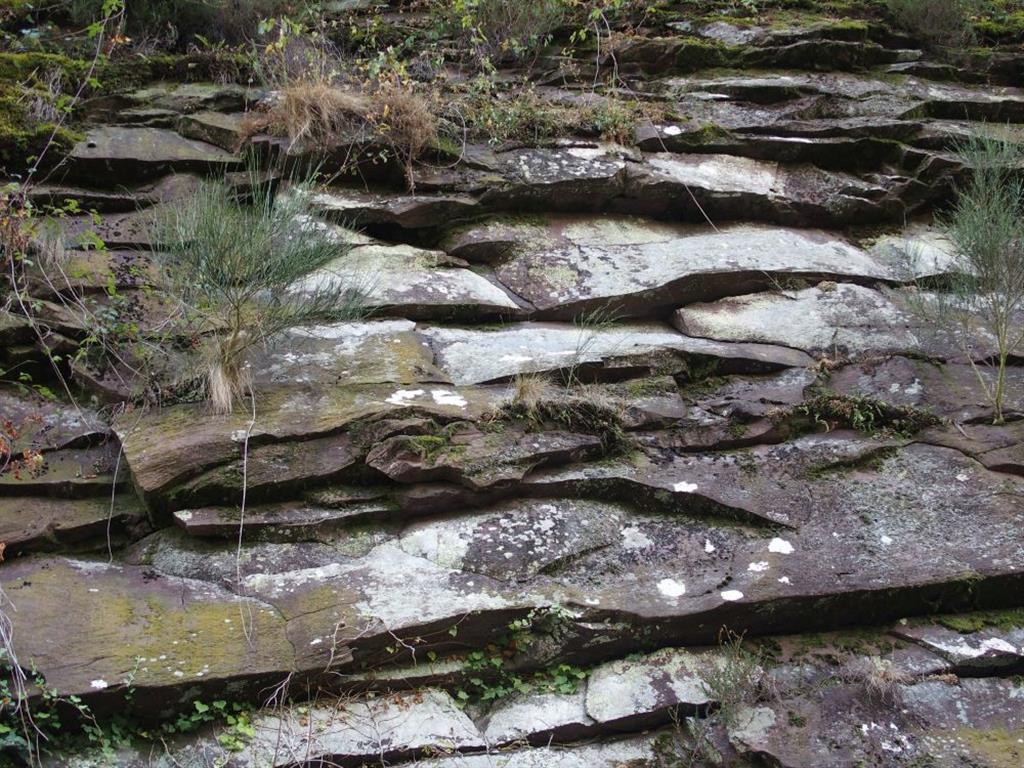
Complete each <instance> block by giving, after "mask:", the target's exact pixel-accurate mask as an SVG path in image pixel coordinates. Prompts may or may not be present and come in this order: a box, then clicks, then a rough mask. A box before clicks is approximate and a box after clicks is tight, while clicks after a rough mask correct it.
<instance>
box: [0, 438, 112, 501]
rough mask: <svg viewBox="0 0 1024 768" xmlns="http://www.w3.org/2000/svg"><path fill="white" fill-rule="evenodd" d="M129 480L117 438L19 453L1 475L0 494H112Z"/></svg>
mask: <svg viewBox="0 0 1024 768" xmlns="http://www.w3.org/2000/svg"><path fill="white" fill-rule="evenodd" d="M128 479H129V473H128V468H127V466H125V464H124V462H122V461H120V457H119V452H118V446H117V445H115V444H114V442H113V441H110V442H107V443H105V444H102V445H95V446H89V447H84V448H65V449H63V450H59V451H47V452H46V453H32V452H29V454H28V455H24V454H23V455H22V456H15V457H14V458H13V459H12V460H11V462H10V463H9V464H8V465H7V467H6V469H5V471H4V472H3V474H0V493H3V494H15V495H30V496H59V497H62V498H81V497H86V496H102V495H106V496H107V497H108V498H109V497H110V493H111V491H112V490H113V489H114V488H115V487H118V486H120V485H122V484H123V483H125V482H127V481H128Z"/></svg>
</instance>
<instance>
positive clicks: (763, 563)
mask: <svg viewBox="0 0 1024 768" xmlns="http://www.w3.org/2000/svg"><path fill="white" fill-rule="evenodd" d="M768 567H769V566H768V561H767V560H759V561H758V562H756V563H751V564H750V565H748V566H747V570H748V571H753V572H754V573H761V572H763V571H767V570H768Z"/></svg>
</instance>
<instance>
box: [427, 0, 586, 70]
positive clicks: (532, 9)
mask: <svg viewBox="0 0 1024 768" xmlns="http://www.w3.org/2000/svg"><path fill="white" fill-rule="evenodd" d="M566 10H567V3H566V1H565V0H535V2H530V3H509V2H506V1H505V0H456V1H455V2H454V3H453V4H452V6H451V9H450V10H447V11H444V12H445V13H447V14H449V17H450V18H451V21H452V22H453V25H454V26H455V27H456V28H458V29H460V30H461V31H462V36H463V39H465V40H466V43H467V45H468V47H469V48H470V49H471V50H472V51H473V52H474V54H475V56H476V57H477V58H478V59H479V60H480V61H485V62H492V63H499V64H501V63H511V62H516V61H520V62H521V61H529V60H530V59H533V58H536V56H537V55H538V54H539V53H540V51H541V49H542V48H543V47H544V46H545V45H547V43H548V42H550V40H551V36H552V33H553V32H554V31H555V30H556V29H557V28H558V27H559V25H560V24H561V23H562V22H563V20H564V19H565V14H566Z"/></svg>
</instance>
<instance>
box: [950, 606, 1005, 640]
mask: <svg viewBox="0 0 1024 768" xmlns="http://www.w3.org/2000/svg"><path fill="white" fill-rule="evenodd" d="M936 620H937V621H938V622H939V624H941V625H942V626H944V627H946V628H947V629H952V630H953V631H954V632H961V633H964V634H967V633H969V632H978V631H980V630H982V629H987V628H989V627H992V628H995V629H1001V630H1003V631H1007V630H1011V629H1016V628H1018V627H1024V608H1017V609H1015V610H1010V611H976V612H974V613H960V614H956V615H953V616H939V617H938V618H937V619H936Z"/></svg>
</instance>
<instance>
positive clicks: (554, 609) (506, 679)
mask: <svg viewBox="0 0 1024 768" xmlns="http://www.w3.org/2000/svg"><path fill="white" fill-rule="evenodd" d="M570 619H571V615H570V614H568V613H567V612H566V611H564V610H563V609H561V608H560V607H558V606H551V607H548V608H534V609H533V610H531V611H530V612H529V613H528V614H527V615H526V616H524V617H523V618H521V619H516V620H514V621H511V622H509V624H508V628H507V629H508V631H507V632H506V633H505V634H503V635H502V636H501V637H499V638H497V639H496V640H495V641H494V642H493V643H490V644H488V645H487V646H486V647H485V648H483V649H481V650H476V651H472V652H470V653H468V654H467V655H466V657H465V662H464V670H465V671H466V673H467V677H466V685H465V686H464V687H463V688H461V689H459V690H457V691H456V692H455V698H456V702H457V703H459V704H460V705H465V704H467V703H469V702H471V701H495V700H497V699H502V698H505V697H506V696H510V695H512V694H513V693H524V694H526V693H535V692H542V693H565V694H569V693H575V692H576V690H577V688H578V686H579V684H580V682H581V681H582V680H585V679H586V677H587V672H586V671H585V670H583V669H580V668H579V667H574V666H572V665H569V664H555V665H552V666H550V667H547V668H545V669H542V670H539V671H537V672H534V673H533V674H530V675H526V676H524V675H521V674H518V673H516V672H515V671H513V669H512V666H511V665H512V662H513V660H514V659H515V657H516V655H517V654H519V653H521V652H522V651H523V650H525V649H526V648H528V647H529V646H530V645H532V644H534V643H535V642H537V641H538V639H539V638H540V637H541V636H553V637H556V638H557V637H560V636H561V635H562V634H563V633H564V632H565V631H566V628H567V626H566V625H567V622H568V621H569V620H570ZM453 630H455V632H454V633H450V634H453V636H455V635H457V634H458V632H457V628H456V627H453Z"/></svg>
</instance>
